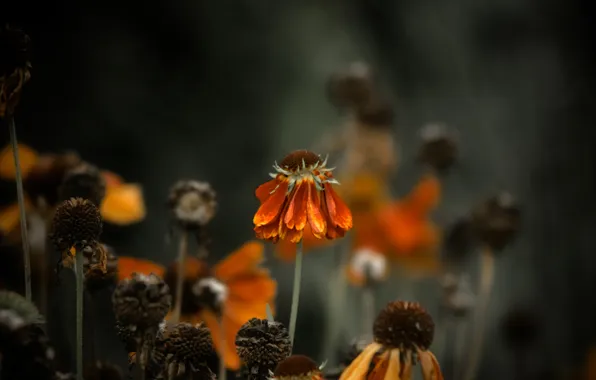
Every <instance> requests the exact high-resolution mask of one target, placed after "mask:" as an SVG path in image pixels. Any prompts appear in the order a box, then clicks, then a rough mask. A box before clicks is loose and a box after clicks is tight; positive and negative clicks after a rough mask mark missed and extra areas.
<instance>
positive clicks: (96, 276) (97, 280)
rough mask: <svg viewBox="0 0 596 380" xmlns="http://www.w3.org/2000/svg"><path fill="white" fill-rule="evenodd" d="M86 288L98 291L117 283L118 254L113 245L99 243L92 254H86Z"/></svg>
mask: <svg viewBox="0 0 596 380" xmlns="http://www.w3.org/2000/svg"><path fill="white" fill-rule="evenodd" d="M84 268H85V288H86V289H87V290H88V291H90V292H92V293H93V292H96V291H98V290H101V289H103V288H107V287H110V286H112V285H115V284H116V281H117V279H118V256H116V254H115V253H114V250H113V249H112V247H109V246H107V245H105V244H97V245H95V246H94V247H93V250H92V252H91V254H90V255H85V263H84Z"/></svg>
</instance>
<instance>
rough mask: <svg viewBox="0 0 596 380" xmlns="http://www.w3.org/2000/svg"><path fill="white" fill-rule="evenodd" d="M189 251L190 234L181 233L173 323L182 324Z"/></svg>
mask: <svg viewBox="0 0 596 380" xmlns="http://www.w3.org/2000/svg"><path fill="white" fill-rule="evenodd" d="M187 251H188V233H187V232H186V231H182V232H181V233H180V242H179V245H178V277H176V303H175V304H174V305H175V306H174V313H173V315H172V323H178V322H180V313H181V311H182V295H183V293H184V273H185V270H184V267H185V262H186V254H187Z"/></svg>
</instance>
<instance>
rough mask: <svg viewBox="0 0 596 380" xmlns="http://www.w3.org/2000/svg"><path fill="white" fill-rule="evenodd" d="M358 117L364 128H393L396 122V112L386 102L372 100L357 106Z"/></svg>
mask: <svg viewBox="0 0 596 380" xmlns="http://www.w3.org/2000/svg"><path fill="white" fill-rule="evenodd" d="M356 117H357V120H358V122H359V123H360V125H361V126H362V127H364V128H370V129H379V130H391V128H392V127H393V123H394V122H395V112H394V111H393V107H392V106H391V104H389V103H386V102H378V101H377V102H370V103H367V104H366V105H363V106H362V107H358V108H357V113H356Z"/></svg>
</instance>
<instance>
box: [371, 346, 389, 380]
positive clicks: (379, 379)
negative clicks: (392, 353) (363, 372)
mask: <svg viewBox="0 0 596 380" xmlns="http://www.w3.org/2000/svg"><path fill="white" fill-rule="evenodd" d="M388 367H389V351H385V352H383V353H382V354H381V355H379V356H378V357H377V361H376V364H375V366H374V367H373V369H372V371H371V372H370V374H369V375H368V376H367V380H385V375H386V374H387V369H388Z"/></svg>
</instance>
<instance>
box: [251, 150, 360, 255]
mask: <svg viewBox="0 0 596 380" xmlns="http://www.w3.org/2000/svg"><path fill="white" fill-rule="evenodd" d="M326 165H327V160H324V161H323V160H321V158H320V157H319V156H318V155H316V154H315V153H313V152H310V151H307V150H297V151H294V152H292V153H290V154H289V155H287V156H286V157H285V158H284V159H283V160H282V162H281V164H280V165H277V163H276V164H275V165H274V166H273V168H274V169H275V171H276V173H272V174H270V175H271V177H273V178H274V179H273V180H271V181H268V182H266V183H264V184H262V185H261V186H259V187H258V188H257V190H256V196H257V198H258V199H259V201H260V202H261V207H259V209H258V210H257V212H256V214H255V216H254V218H253V223H254V225H255V228H254V230H255V232H256V236H257V238H259V239H264V240H271V241H273V242H277V241H279V240H280V239H281V240H288V241H290V242H292V243H298V242H299V241H300V240H301V239H302V237H303V234H304V230H305V228H306V226H307V224H308V226H309V227H310V228H311V230H312V233H313V235H314V236H315V237H316V238H317V239H323V238H327V239H337V238H340V237H343V236H344V234H345V233H346V231H348V230H349V229H351V228H352V213H351V212H350V210H349V209H348V207H347V206H346V204H345V203H344V202H343V201H342V200H341V198H340V197H339V196H338V195H337V193H336V192H335V190H333V187H332V184H337V183H338V182H337V180H336V179H335V178H333V175H332V174H331V171H332V169H329V168H327V167H326Z"/></svg>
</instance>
